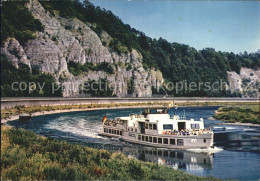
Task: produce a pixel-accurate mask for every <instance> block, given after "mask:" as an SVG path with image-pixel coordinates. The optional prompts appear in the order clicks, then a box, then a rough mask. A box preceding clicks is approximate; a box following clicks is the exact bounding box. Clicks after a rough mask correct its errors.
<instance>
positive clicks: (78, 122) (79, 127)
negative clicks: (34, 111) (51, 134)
mask: <svg viewBox="0 0 260 181" xmlns="http://www.w3.org/2000/svg"><path fill="white" fill-rule="evenodd" d="M45 128H47V129H52V130H58V131H61V132H66V133H69V134H73V135H76V136H84V137H88V138H99V139H107V138H105V137H102V136H99V133H100V129H101V124H100V123H97V122H90V121H87V120H86V119H84V118H70V120H68V118H67V117H60V118H59V119H56V120H55V121H52V122H50V123H48V124H46V125H45Z"/></svg>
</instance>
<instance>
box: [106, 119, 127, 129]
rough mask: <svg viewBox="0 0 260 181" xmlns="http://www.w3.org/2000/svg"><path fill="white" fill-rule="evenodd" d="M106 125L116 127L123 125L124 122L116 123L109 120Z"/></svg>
mask: <svg viewBox="0 0 260 181" xmlns="http://www.w3.org/2000/svg"><path fill="white" fill-rule="evenodd" d="M104 125H106V126H114V127H116V126H117V125H123V122H122V121H116V120H107V121H105V122H104Z"/></svg>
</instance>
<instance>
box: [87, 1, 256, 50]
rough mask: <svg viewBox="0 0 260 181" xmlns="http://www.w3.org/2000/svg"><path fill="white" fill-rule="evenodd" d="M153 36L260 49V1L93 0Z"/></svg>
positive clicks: (220, 46) (224, 47)
mask: <svg viewBox="0 0 260 181" xmlns="http://www.w3.org/2000/svg"><path fill="white" fill-rule="evenodd" d="M90 2H92V3H93V4H94V5H95V6H100V7H101V8H105V9H106V10H111V11H112V12H113V13H114V14H115V15H116V16H118V17H119V18H120V19H121V20H122V21H123V22H124V23H126V24H129V25H130V26H131V27H133V28H135V29H137V30H139V31H142V32H144V33H145V34H146V35H147V36H149V37H151V38H157V39H158V38H160V37H162V38H164V39H166V40H168V41H169V42H177V43H182V44H187V45H190V46H192V47H194V48H196V49H198V50H201V49H203V48H209V47H210V48H215V50H217V51H226V52H231V51H232V52H234V53H239V52H244V51H247V52H248V53H251V52H256V51H257V50H258V49H260V2H259V1H170V0H165V1H164V0H90Z"/></svg>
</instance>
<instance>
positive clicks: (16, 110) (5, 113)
mask: <svg viewBox="0 0 260 181" xmlns="http://www.w3.org/2000/svg"><path fill="white" fill-rule="evenodd" d="M169 103H172V102H169ZM234 104H235V105H256V104H257V103H248V102H239V103H232V102H185V103H175V105H176V106H232V105H234ZM156 105H158V106H163V105H165V104H159V103H156V102H155V103H111V104H82V105H58V106H29V107H25V106H22V105H18V106H15V107H13V108H8V109H2V110H1V120H3V119H6V118H10V117H12V116H16V115H19V114H21V113H36V112H44V111H57V110H73V109H82V110H84V109H91V108H111V107H126V106H129V107H137V106H156Z"/></svg>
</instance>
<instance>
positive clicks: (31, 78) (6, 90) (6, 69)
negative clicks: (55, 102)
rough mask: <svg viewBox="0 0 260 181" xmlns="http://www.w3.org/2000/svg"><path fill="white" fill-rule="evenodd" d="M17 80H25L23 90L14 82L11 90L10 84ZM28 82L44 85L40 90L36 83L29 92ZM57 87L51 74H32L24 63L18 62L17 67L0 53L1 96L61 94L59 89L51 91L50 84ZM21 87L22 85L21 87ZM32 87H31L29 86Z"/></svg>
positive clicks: (50, 95) (49, 95)
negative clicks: (34, 87)
mask: <svg viewBox="0 0 260 181" xmlns="http://www.w3.org/2000/svg"><path fill="white" fill-rule="evenodd" d="M14 82H17V83H18V84H19V83H21V82H25V84H24V85H27V88H26V89H25V90H21V89H19V88H18V84H15V86H14V88H15V89H18V90H17V91H16V90H13V89H12V84H13V83H14ZM29 82H35V83H36V84H37V85H41V86H42V85H44V86H43V90H42V92H41V90H40V87H39V86H37V85H36V89H35V90H33V91H31V92H30V93H29ZM53 85H54V88H55V89H56V88H57V84H56V83H55V80H54V78H53V76H52V75H50V74H41V73H40V74H39V73H37V74H33V73H31V71H30V68H29V67H28V66H27V65H25V64H21V63H20V64H19V69H17V68H16V67H14V66H13V64H12V63H11V62H10V61H8V60H7V58H6V57H5V56H4V55H1V97H31V96H41V97H42V96H47V97H52V96H55V97H57V96H61V94H62V93H61V90H58V91H55V92H54V94H53V93H52V86H53ZM22 88H23V87H22ZM31 89H32V87H31Z"/></svg>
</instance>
